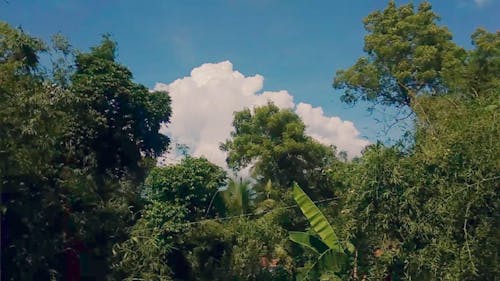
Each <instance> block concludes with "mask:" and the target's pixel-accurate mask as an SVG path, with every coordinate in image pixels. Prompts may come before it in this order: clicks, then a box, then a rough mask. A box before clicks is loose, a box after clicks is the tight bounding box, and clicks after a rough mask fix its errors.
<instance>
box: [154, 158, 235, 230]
mask: <svg viewBox="0 0 500 281" xmlns="http://www.w3.org/2000/svg"><path fill="white" fill-rule="evenodd" d="M225 181H226V173H225V171H224V170H222V168H220V167H218V166H216V165H215V164H212V163H210V162H209V161H208V160H207V159H205V158H194V157H189V156H188V157H186V158H184V159H182V161H181V162H180V163H179V164H175V165H170V166H166V167H156V168H154V169H153V170H151V172H150V174H149V175H148V177H147V179H146V181H145V184H144V185H145V189H146V192H147V193H148V195H147V196H148V198H150V199H152V200H157V201H161V202H168V203H170V204H177V205H180V206H184V207H185V208H187V210H188V211H189V212H188V215H187V216H186V219H187V220H189V221H193V220H198V219H203V218H206V217H207V215H209V216H214V215H215V214H217V209H216V208H211V209H210V210H209V209H208V207H209V205H210V202H211V200H212V198H213V197H214V196H215V194H216V193H217V191H218V190H219V189H220V188H221V187H223V186H224V184H225ZM207 212H208V213H207Z"/></svg>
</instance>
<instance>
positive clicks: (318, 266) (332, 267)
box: [290, 184, 353, 280]
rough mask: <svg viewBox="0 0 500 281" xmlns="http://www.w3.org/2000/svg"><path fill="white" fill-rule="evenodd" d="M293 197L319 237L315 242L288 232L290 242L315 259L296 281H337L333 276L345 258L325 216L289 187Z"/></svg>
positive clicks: (295, 187)
mask: <svg viewBox="0 0 500 281" xmlns="http://www.w3.org/2000/svg"><path fill="white" fill-rule="evenodd" d="M293 197H294V199H295V201H296V202H297V205H298V206H299V207H300V210H301V211H302V213H303V214H304V215H305V216H306V218H307V219H308V220H309V223H310V224H311V227H312V230H313V231H314V233H315V234H316V235H318V236H319V238H318V237H316V236H314V235H311V234H308V233H305V232H290V240H292V241H294V242H295V243H298V244H300V245H302V246H304V247H307V248H308V249H311V250H312V251H314V252H315V253H316V254H317V255H318V257H317V260H316V261H314V263H313V264H312V265H311V266H308V267H306V268H305V269H304V272H303V273H302V274H300V275H299V279H300V280H308V279H310V278H313V279H314V278H318V276H321V275H325V274H326V275H328V276H329V277H330V278H333V280H339V279H340V277H339V276H338V275H337V273H338V272H340V271H341V270H342V267H343V266H344V265H345V263H346V258H347V256H346V254H345V252H344V247H343V245H341V243H340V241H339V239H338V238H337V235H336V234H335V231H334V230H333V228H332V226H331V225H330V223H329V222H328V220H327V219H326V217H325V215H323V213H322V212H321V211H320V210H319V208H318V207H317V206H316V205H315V204H314V202H313V201H312V200H311V199H310V198H309V197H308V196H307V194H306V193H305V192H304V191H303V190H302V189H301V188H300V187H299V186H298V185H297V184H295V185H294V186H293ZM348 245H349V246H348V249H349V250H350V251H353V246H352V245H351V244H350V243H348ZM321 279H323V278H321Z"/></svg>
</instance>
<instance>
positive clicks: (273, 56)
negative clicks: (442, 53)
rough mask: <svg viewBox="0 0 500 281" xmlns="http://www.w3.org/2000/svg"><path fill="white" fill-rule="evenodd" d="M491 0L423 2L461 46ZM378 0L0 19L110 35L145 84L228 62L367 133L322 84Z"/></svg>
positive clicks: (107, 1)
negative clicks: (260, 76)
mask: <svg viewBox="0 0 500 281" xmlns="http://www.w3.org/2000/svg"><path fill="white" fill-rule="evenodd" d="M414 2H415V3H418V2H419V1H414ZM499 2H500V1H499V0H489V1H488V0H442V1H431V3H432V4H433V7H434V10H435V11H436V12H437V13H438V14H439V15H440V16H441V17H442V20H441V24H443V25H446V26H448V27H449V29H450V30H451V31H452V33H453V34H454V40H455V41H456V42H458V43H459V44H460V45H462V46H466V47H470V34H471V33H472V32H473V31H474V30H475V29H476V28H477V27H480V26H481V27H485V28H486V29H488V30H489V31H496V30H498V29H499V27H500V17H498V14H499V12H500V3H499ZM386 3H387V2H386V1H369V0H364V1H332V0H330V1H326V0H325V1H295V0H289V1H271V0H267V1H266V0H262V1H258V0H249V1H236V0H219V1H201V0H200V1H194V0H186V1H124V0H123V1H118V0H85V1H83V0H81V1H70V0H68V1H62V0H52V1H51V0H43V1H42V0H31V1H27V0H8V1H1V2H0V20H4V21H7V22H8V23H10V24H11V25H14V26H21V27H22V28H23V29H24V30H25V31H27V32H28V33H30V34H32V35H35V36H39V37H42V38H49V36H50V35H51V34H54V33H56V32H61V33H62V34H63V35H65V36H67V37H68V38H69V39H70V41H71V43H72V44H73V46H75V47H76V48H78V49H83V50H85V49H87V48H88V47H89V46H91V45H95V44H97V43H98V42H99V40H100V35H102V34H103V33H110V34H111V35H112V36H113V38H114V39H115V40H116V41H117V42H118V45H119V49H118V51H119V60H120V61H121V62H122V63H124V64H125V65H127V66H128V67H129V68H130V69H131V70H132V72H133V73H134V76H135V80H136V81H137V82H140V83H143V84H145V85H146V86H148V87H150V88H153V87H154V85H155V84H156V83H157V82H162V83H171V82H172V81H174V80H175V79H178V78H181V77H184V76H188V75H189V73H190V71H191V70H192V69H193V68H195V67H198V66H200V65H202V64H203V63H217V62H222V61H226V60H229V61H230V62H231V63H232V65H233V67H234V69H235V70H237V71H239V72H241V73H243V74H244V75H245V76H252V75H255V74H260V75H262V76H263V77H264V79H265V80H264V90H266V91H278V90H287V91H288V92H289V93H290V94H291V95H293V96H294V100H295V102H306V103H309V104H312V105H313V106H321V107H322V108H323V110H324V112H325V114H328V115H332V116H339V117H340V118H342V119H343V120H351V121H353V122H354V124H355V126H356V128H357V129H358V130H359V131H360V132H361V134H362V135H363V136H366V137H367V138H368V139H370V140H371V141H375V139H376V138H377V137H381V136H380V135H379V134H377V132H379V131H380V129H381V126H382V125H380V124H377V123H376V122H375V121H374V118H373V117H372V116H369V114H368V113H367V112H366V111H365V107H364V106H363V105H359V106H356V107H354V108H351V107H348V106H346V105H343V104H341V103H340V101H339V98H338V97H339V93H338V92H335V91H334V90H333V89H332V88H331V82H332V77H333V74H334V73H335V71H336V70H338V69H341V68H345V67H348V66H350V65H351V64H353V63H354V62H355V60H356V59H357V58H358V57H359V56H360V55H362V54H363V53H362V48H363V36H364V34H365V33H364V29H363V26H362V19H363V18H364V17H365V16H366V15H368V14H369V13H370V12H371V11H374V10H376V9H382V8H384V7H385V6H386ZM397 3H405V2H403V1H397Z"/></svg>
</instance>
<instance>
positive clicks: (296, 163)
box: [221, 104, 335, 194]
mask: <svg viewBox="0 0 500 281" xmlns="http://www.w3.org/2000/svg"><path fill="white" fill-rule="evenodd" d="M233 126H234V132H232V133H231V136H232V139H231V140H227V141H226V142H225V143H224V144H223V145H222V146H221V148H222V149H223V150H224V151H227V152H228V158H227V163H228V164H229V166H230V167H231V168H233V169H237V170H238V169H241V168H243V167H247V166H248V165H252V169H253V173H254V175H255V177H257V178H258V179H259V180H260V181H261V182H263V183H265V182H267V181H268V180H271V181H272V182H273V183H274V184H275V185H277V186H278V187H281V188H288V187H289V186H290V185H291V184H292V182H294V181H295V182H298V183H299V184H302V185H304V186H308V187H309V189H311V190H315V192H317V193H321V192H323V193H326V194H331V190H330V187H329V185H328V177H327V176H326V173H325V170H326V169H327V167H328V166H329V165H330V164H331V163H332V162H334V161H335V155H334V152H335V151H334V149H332V148H331V147H327V146H324V145H322V144H320V143H318V142H317V141H315V140H313V139H312V138H311V137H309V136H307V135H306V134H305V125H304V123H303V122H302V121H301V120H300V118H299V116H298V115H296V114H295V113H294V112H292V111H291V110H286V109H279V108H278V107H277V106H275V105H274V104H268V105H266V106H262V107H257V108H255V109H254V110H253V112H252V111H250V109H245V110H243V111H240V112H237V113H235V115H234V121H233Z"/></svg>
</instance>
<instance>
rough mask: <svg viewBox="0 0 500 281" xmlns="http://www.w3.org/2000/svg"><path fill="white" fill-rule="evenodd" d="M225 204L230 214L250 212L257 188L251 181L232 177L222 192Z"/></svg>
mask: <svg viewBox="0 0 500 281" xmlns="http://www.w3.org/2000/svg"><path fill="white" fill-rule="evenodd" d="M221 194H222V198H223V200H224V204H225V206H226V208H227V210H228V212H227V213H228V214H230V215H243V214H247V213H250V212H251V210H252V208H253V203H254V202H253V200H254V199H255V196H256V194H255V190H253V188H252V186H251V185H250V181H248V180H243V179H241V180H240V181H239V182H238V181H237V180H234V179H230V180H229V183H228V184H227V187H226V189H225V190H224V191H222V192H221Z"/></svg>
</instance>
